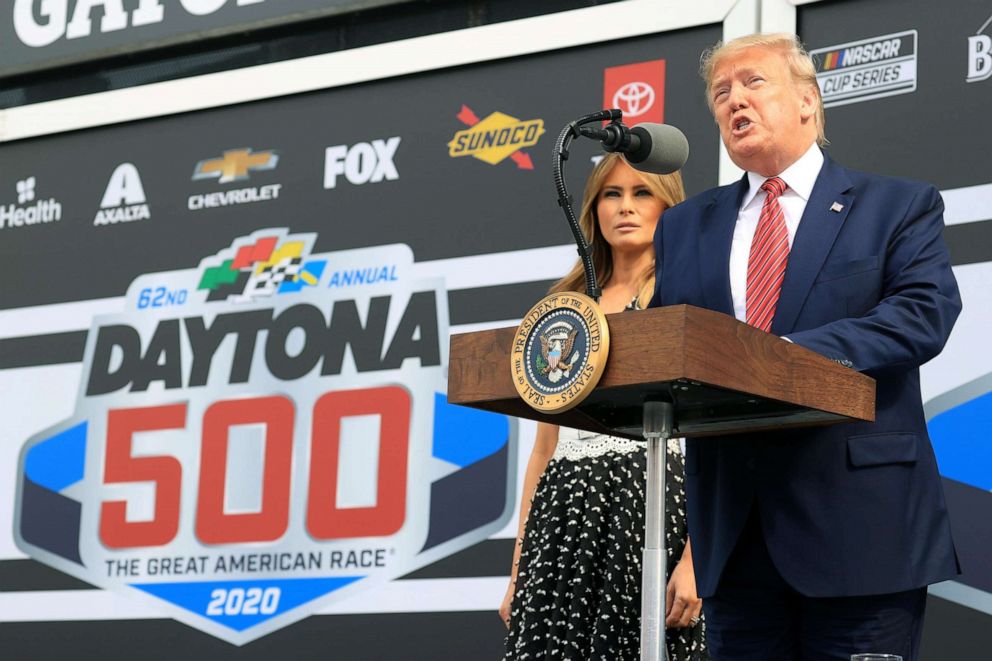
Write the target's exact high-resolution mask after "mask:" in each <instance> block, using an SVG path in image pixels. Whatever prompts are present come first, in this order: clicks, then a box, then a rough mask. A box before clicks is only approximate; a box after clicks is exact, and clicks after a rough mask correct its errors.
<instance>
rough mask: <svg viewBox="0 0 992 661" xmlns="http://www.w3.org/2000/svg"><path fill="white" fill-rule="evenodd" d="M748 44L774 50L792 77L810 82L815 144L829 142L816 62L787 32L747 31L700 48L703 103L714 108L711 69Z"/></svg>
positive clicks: (806, 82) (792, 35) (795, 79)
mask: <svg viewBox="0 0 992 661" xmlns="http://www.w3.org/2000/svg"><path fill="white" fill-rule="evenodd" d="M748 48H764V49H767V50H775V51H778V52H779V54H781V55H782V56H783V57H784V58H785V61H786V64H787V65H788V67H789V71H790V73H791V74H792V81H793V82H794V83H795V84H796V85H809V86H810V87H812V88H813V89H814V90H815V93H816V113H815V116H814V121H815V122H816V144H818V145H820V146H821V147H823V146H825V145H826V144H827V143H828V140H827V135H826V133H825V130H824V124H825V122H826V118H825V116H824V112H823V98H822V97H821V96H820V86H819V85H818V84H817V82H816V64H815V63H814V62H813V58H812V57H811V56H810V54H809V53H808V52H806V49H805V48H804V47H803V44H802V42H801V41H799V37H797V36H796V35H794V34H790V33H788V32H776V33H771V34H749V35H747V36H745V37H738V38H737V39H733V40H731V41H728V42H727V43H725V44H724V43H717V44H716V45H715V46H713V47H712V48H707V49H706V50H705V51H703V55H702V57H700V58H699V74H700V75H701V76H702V77H703V80H705V81H706V103H707V105H708V106H709V107H710V112H713V95H712V94H710V87H711V86H712V84H713V71H714V70H715V69H716V66H717V65H718V64H719V63H720V60H722V59H723V58H725V57H727V56H728V55H734V54H736V53H739V52H741V51H743V50H746V49H748Z"/></svg>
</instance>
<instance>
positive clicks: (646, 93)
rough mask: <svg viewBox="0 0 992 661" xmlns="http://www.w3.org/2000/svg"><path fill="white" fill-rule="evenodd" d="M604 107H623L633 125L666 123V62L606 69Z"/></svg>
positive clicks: (651, 61)
mask: <svg viewBox="0 0 992 661" xmlns="http://www.w3.org/2000/svg"><path fill="white" fill-rule="evenodd" d="M603 107H604V108H619V109H620V110H621V111H622V112H623V120H624V122H625V123H627V124H629V125H633V124H639V123H640V122H656V123H658V124H662V123H664V121H665V60H649V61H647V62H635V63H633V64H624V65H621V66H616V67H607V68H606V69H604V70H603Z"/></svg>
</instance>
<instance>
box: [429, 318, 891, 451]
mask: <svg viewBox="0 0 992 661" xmlns="http://www.w3.org/2000/svg"><path fill="white" fill-rule="evenodd" d="M607 321H608V323H609V326H610V337H611V340H610V343H611V346H610V353H609V358H608V362H607V365H606V371H605V372H604V374H603V377H602V379H601V381H600V382H599V385H598V386H597V388H596V390H595V391H594V392H593V393H592V394H591V395H590V396H589V397H588V398H587V399H586V400H585V401H584V402H582V403H581V404H579V405H578V406H577V407H575V408H573V409H570V410H568V411H565V412H563V413H560V414H556V415H549V414H545V413H540V412H538V411H535V410H534V409H533V408H531V407H530V406H529V405H528V404H527V403H526V402H524V401H523V400H522V399H520V398H519V397H518V395H517V392H516V389H515V388H514V386H513V382H512V381H511V376H510V348H511V342H512V340H513V336H514V333H515V332H516V328H515V327H508V328H498V329H493V330H487V331H479V332H475V333H463V334H459V335H453V336H452V337H451V349H450V354H449V367H448V401H449V402H451V403H453V404H462V405H465V406H471V407H474V408H480V409H484V410H488V411H492V412H497V413H503V414H506V415H512V416H517V417H521V418H529V419H532V420H538V421H541V422H547V423H550V424H557V425H567V426H569V427H575V428H578V429H585V430H588V431H594V432H601V433H608V434H614V435H619V436H628V437H631V438H640V437H641V407H642V404H643V403H644V402H645V401H648V400H651V399H660V400H663V401H669V402H672V403H673V404H674V407H675V425H676V431H677V433H678V435H680V436H707V435H713V434H726V433H739V432H750V431H761V430H767V429H780V428H784V427H800V426H808V425H817V424H831V423H836V422H843V421H847V420H873V419H874V416H875V381H874V380H873V379H871V378H870V377H868V376H865V375H864V374H861V373H859V372H855V371H854V370H851V369H848V368H846V367H843V366H841V365H839V364H837V363H835V362H834V361H832V360H829V359H827V358H824V357H823V356H821V355H819V354H817V353H815V352H813V351H810V350H808V349H805V348H803V347H800V346H798V345H795V344H792V343H790V342H788V341H786V340H783V339H781V338H778V337H776V336H774V335H770V334H768V333H765V332H763V331H760V330H758V329H756V328H753V327H751V326H748V325H746V324H744V323H741V322H739V321H737V320H736V319H734V318H732V317H729V316H727V315H725V314H721V313H719V312H713V311H711V310H703V309H700V308H695V307H692V306H688V305H675V306H669V307H665V308H653V309H649V310H639V311H628V312H621V313H617V314H611V315H607Z"/></svg>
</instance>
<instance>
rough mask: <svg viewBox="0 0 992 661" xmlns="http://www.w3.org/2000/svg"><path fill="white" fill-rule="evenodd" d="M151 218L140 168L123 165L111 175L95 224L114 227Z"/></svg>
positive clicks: (127, 164) (128, 164) (94, 220)
mask: <svg viewBox="0 0 992 661" xmlns="http://www.w3.org/2000/svg"><path fill="white" fill-rule="evenodd" d="M151 217H152V214H151V210H149V208H148V204H147V200H146V199H145V189H144V187H143V186H142V185H141V175H140V174H138V168H136V167H135V166H134V165H133V164H131V163H121V164H120V165H118V166H117V169H115V170H114V173H113V174H112V175H110V181H109V182H108V183H107V190H106V191H105V192H104V194H103V200H102V201H101V202H100V210H99V211H97V212H96V217H95V218H94V219H93V224H94V225H113V224H116V223H129V222H131V221H134V220H147V219H149V218H151Z"/></svg>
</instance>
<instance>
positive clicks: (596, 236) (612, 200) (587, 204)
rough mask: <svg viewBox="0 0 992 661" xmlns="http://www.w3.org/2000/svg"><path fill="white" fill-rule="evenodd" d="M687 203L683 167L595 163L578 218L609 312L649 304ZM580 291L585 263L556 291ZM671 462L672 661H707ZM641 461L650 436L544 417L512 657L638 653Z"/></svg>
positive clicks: (676, 449)
mask: <svg viewBox="0 0 992 661" xmlns="http://www.w3.org/2000/svg"><path fill="white" fill-rule="evenodd" d="M684 198H685V192H684V190H683V187H682V178H681V176H680V175H679V174H677V173H676V174H673V175H664V176H660V175H651V174H643V173H640V172H638V171H636V170H634V169H633V168H631V167H630V166H629V165H628V164H627V162H626V161H625V160H624V159H623V158H622V157H621V156H619V155H617V154H608V155H607V156H606V157H604V158H603V159H602V160H601V161H600V162H599V164H597V165H596V167H595V168H594V169H593V171H592V173H591V174H590V175H589V180H588V181H587V182H586V189H585V194H584V196H583V200H582V213H581V216H580V219H579V223H580V225H581V226H582V231H583V232H584V233H585V235H586V237H587V239H588V240H589V241H590V242H591V244H592V247H593V260H594V262H595V266H596V274H597V276H598V278H599V280H600V282H601V283H602V287H603V294H602V297H601V298H600V301H599V304H600V306H601V307H602V308H603V310H604V312H607V313H611V312H620V311H622V310H624V309H640V308H644V307H646V306H647V303H648V300H649V299H650V298H651V295H652V293H653V289H654V271H655V264H654V249H653V245H652V239H653V237H654V231H655V227H656V226H657V224H658V222H659V219H660V218H661V216H662V214H663V213H664V211H665V210H666V209H667V208H669V207H671V206H673V205H675V204H677V203H679V202H681V201H682V200H683V199H684ZM584 290H585V276H584V273H583V269H582V264H581V262H579V263H576V265H575V266H574V267H573V268H572V270H571V271H570V272H569V273H568V274H567V275H566V276H565V277H564V278H562V279H561V280H560V281H558V282H557V283H555V285H554V286H553V287H552V288H551V291H553V292H554V291H584ZM667 463H668V476H667V477H668V479H667V489H666V494H665V498H666V509H667V511H668V513H669V519H668V521H667V524H666V530H665V533H666V548H667V552H668V567H669V571H670V574H669V581H668V588H667V595H666V597H667V598H666V626H668V627H670V628H671V630H670V631H669V632H668V636H667V638H668V648H669V658H670V659H673V660H679V661H681V660H688V659H705V658H707V657H706V652H705V645H704V642H703V641H704V631H703V624H702V622H701V621H700V617H701V614H700V613H701V609H702V602H701V601H700V600H699V599H698V598H697V597H696V583H695V578H694V576H693V570H692V554H691V549H690V546H689V540H688V538H687V536H686V526H685V502H684V501H685V499H684V486H683V482H684V470H683V461H682V451H681V448H680V446H679V443H678V441H673V442H672V443H670V444H669V446H668V462H667ZM644 466H645V448H644V443H643V442H639V441H631V440H626V439H621V438H615V437H609V436H603V435H597V434H591V433H587V432H582V431H578V430H575V429H569V428H566V427H557V426H554V425H547V424H538V428H537V437H536V439H535V443H534V449H533V451H532V452H531V456H530V460H529V462H528V464H527V472H526V475H525V477H524V485H523V493H522V494H521V505H520V527H519V533H518V537H517V543H516V545H515V547H514V553H513V566H512V571H511V576H510V585H509V587H508V588H507V590H506V596H505V597H504V599H503V603H502V605H501V606H500V611H499V612H500V616H501V617H502V618H503V621H504V622H505V623H506V625H507V627H508V629H509V633H508V635H507V639H506V654H505V657H504V659H505V660H506V661H510V660H523V659H555V658H559V659H561V658H567V659H590V660H591V659H596V660H599V659H609V660H610V661H623V660H626V659H638V658H639V656H640V610H641V553H642V549H643V545H644V539H643V534H644V488H645V482H644Z"/></svg>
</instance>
